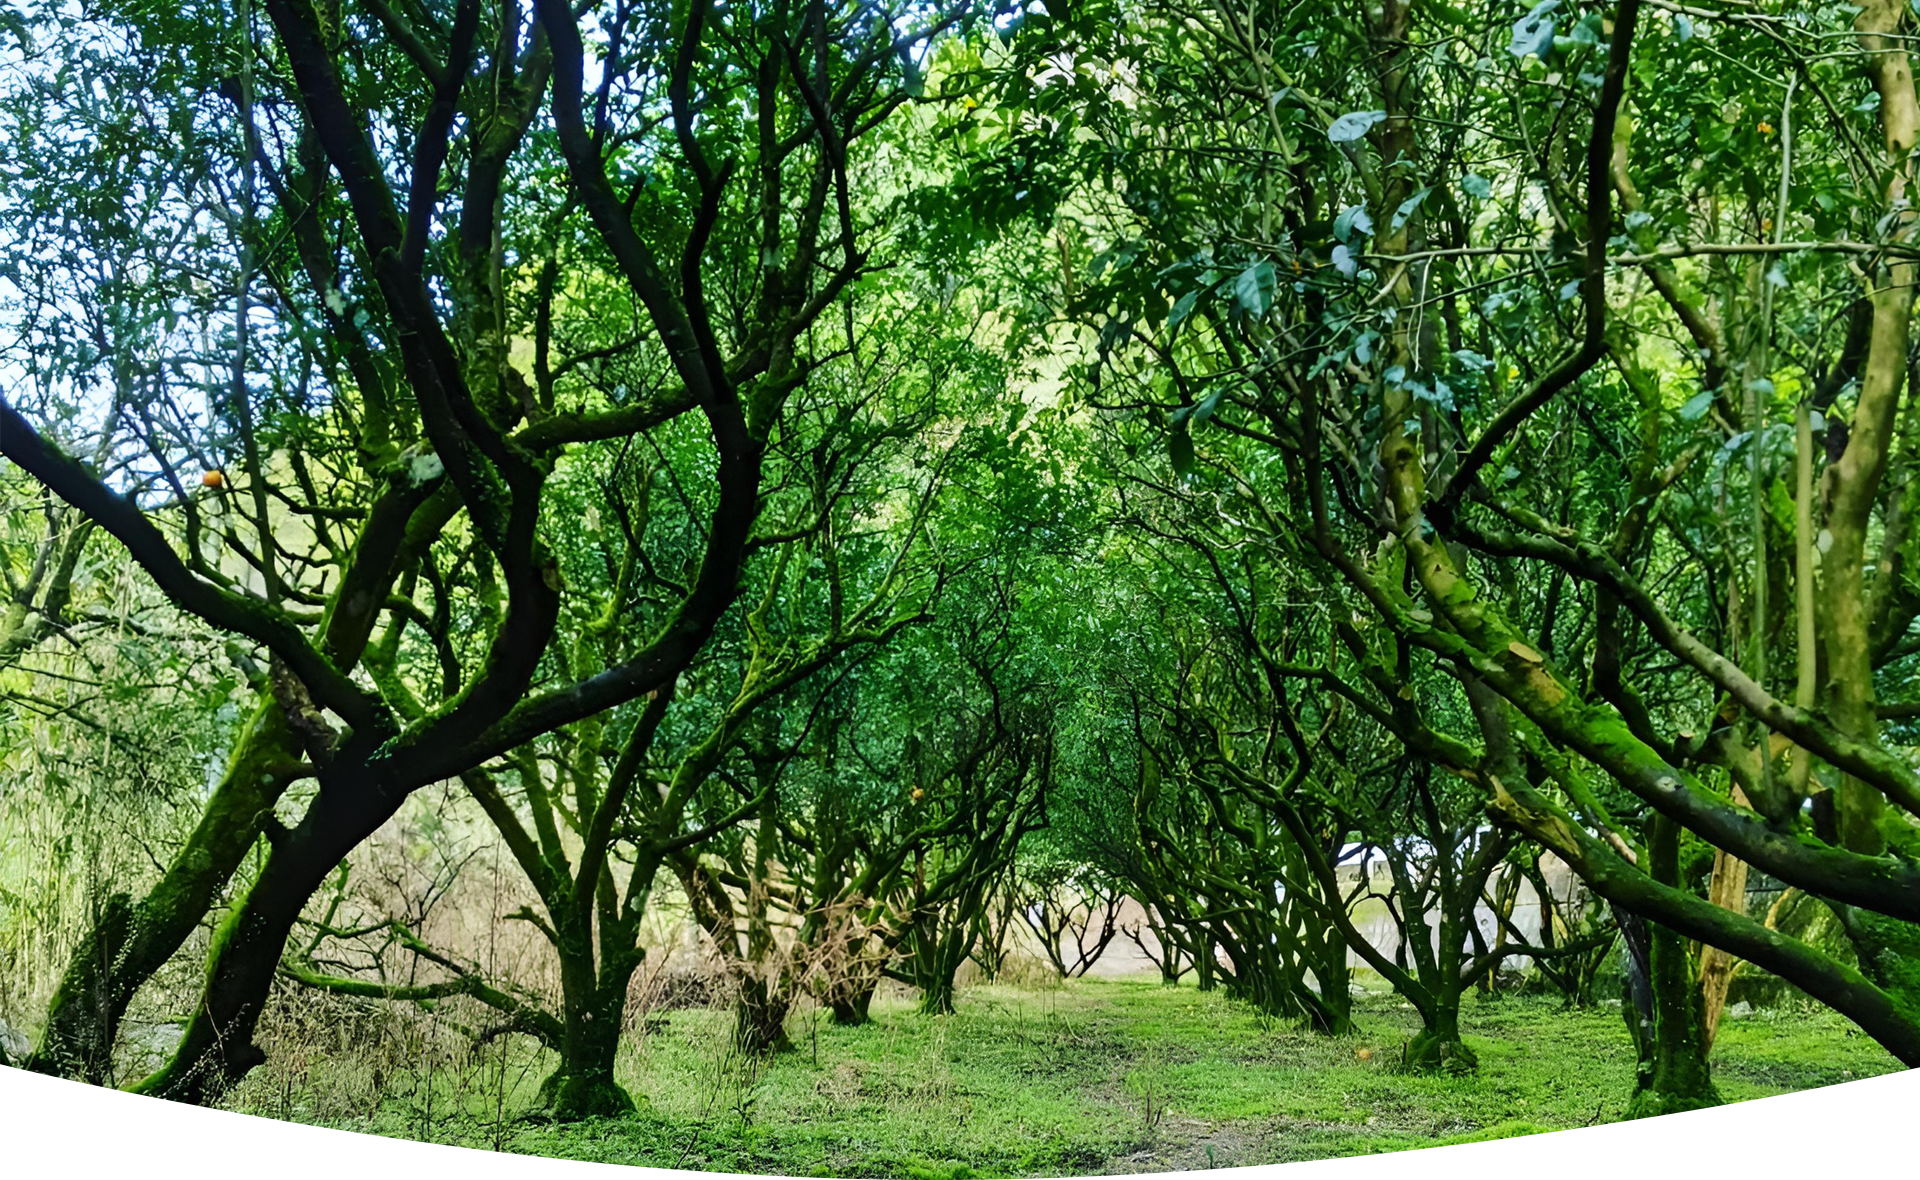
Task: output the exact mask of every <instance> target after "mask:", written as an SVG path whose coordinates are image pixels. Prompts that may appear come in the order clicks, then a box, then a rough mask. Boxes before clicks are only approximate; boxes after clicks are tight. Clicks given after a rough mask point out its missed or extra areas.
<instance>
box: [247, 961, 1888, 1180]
mask: <svg viewBox="0 0 1920 1180" xmlns="http://www.w3.org/2000/svg"><path fill="white" fill-rule="evenodd" d="M650 1023H651V1024H652V1030H651V1031H650V1032H649V1033H648V1034H647V1035H645V1036H644V1037H640V1038H636V1043H635V1044H634V1045H633V1046H632V1047H631V1049H630V1050H629V1051H628V1052H627V1053H626V1054H625V1056H624V1059H623V1061H622V1073H623V1078H622V1080H623V1083H624V1084H625V1085H626V1086H627V1087H628V1089H629V1090H630V1091H631V1092H632V1093H633V1094H634V1095H635V1097H636V1098H641V1097H642V1096H644V1100H645V1101H644V1104H643V1109H642V1112H641V1113H640V1114H638V1115H636V1116H635V1117H632V1118H628V1119H621V1120H612V1121H604V1122H599V1123H594V1124H589V1125H583V1126H570V1127H554V1126H541V1125H537V1124H532V1123H529V1122H527V1121H525V1120H520V1119H516V1118H515V1117H514V1115H515V1113H516V1110H517V1109H519V1108H522V1107H524V1106H525V1105H526V1103H527V1102H528V1101H529V1099H530V1097H531V1094H532V1090H533V1088H534V1087H535V1086H537V1084H538V1081H539V1078H540V1076H541V1075H542V1074H543V1072H544V1070H545V1068H547V1067H548V1063H547V1062H541V1061H533V1060H527V1061H524V1062H521V1063H519V1064H511V1063H509V1062H508V1061H507V1059H506V1058H504V1057H502V1058H501V1059H500V1063H499V1065H500V1067H499V1069H498V1070H496V1071H495V1074H496V1075H497V1077H496V1080H495V1082H494V1084H493V1085H492V1086H491V1087H489V1086H487V1085H480V1086H477V1087H472V1086H470V1087H467V1088H465V1089H461V1088H459V1087H458V1086H456V1085H455V1084H454V1083H453V1082H452V1080H451V1075H446V1076H445V1077H443V1078H442V1079H440V1080H439V1081H433V1080H431V1079H423V1078H420V1077H416V1076H405V1075H404V1073H403V1072H401V1071H396V1072H392V1073H387V1074H385V1075H376V1076H375V1085H374V1091H375V1094H374V1097H373V1099H372V1103H371V1105H370V1106H369V1107H367V1108H365V1109H364V1111H363V1112H362V1113H359V1114H353V1115H344V1116H343V1114H342V1113H341V1110H340V1108H339V1106H338V1104H337V1103H325V1102H319V1101H309V1100H307V1099H306V1098H303V1096H302V1094H301V1092H300V1091H299V1090H298V1088H297V1087H296V1085H295V1083H294V1082H293V1080H292V1079H291V1077H290V1076H282V1075H276V1073H275V1072H274V1071H273V1070H272V1069H267V1070H262V1071H260V1072H259V1074H258V1075H257V1078H256V1080H255V1081H254V1082H253V1083H251V1084H250V1085H249V1087H247V1089H246V1090H244V1091H243V1092H242V1095H241V1096H240V1097H241V1101H240V1102H239V1103H237V1105H239V1106H241V1108H242V1109H253V1110H255V1111H257V1112H258V1113H264V1114H274V1115H279V1116H282V1117H287V1116H291V1117H294V1118H299V1119H303V1120H304V1121H313V1122H323V1123H327V1124H329V1125H333V1126H341V1127H347V1128H350V1129H354V1130H365V1131H375V1132H380V1133H383V1134H392V1135H403V1136H409V1137H427V1138H432V1139H435V1140H437V1141H440V1142H452V1143H461V1144H465V1145H468V1146H474V1147H498V1148H504V1149H506V1150H509V1151H517V1152H529V1153H535V1154H540V1155H550V1156H562V1157H570V1158H577V1159H592V1160H602V1161H608V1162H614V1163H628V1164H648V1165H654V1166H669V1167H672V1166H678V1167H687V1168H702V1169H710V1170H716V1171H728V1172H756V1173H775V1174H782V1175H789V1176H868V1177H895V1176H897V1177H911V1178H914V1180H934V1178H941V1180H945V1178H952V1180H960V1178H963V1177H968V1176H978V1177H988V1176H1027V1175H1064V1174H1073V1173H1099V1172H1132V1171H1160V1170H1166V1169H1173V1168H1194V1167H1208V1166H1221V1167H1226V1166H1231V1165H1239V1164H1258V1163H1272V1162H1281V1161H1287V1160H1299V1159H1313V1158H1320V1157H1326V1156H1336V1155H1352V1154H1359V1153H1364V1152H1375V1151H1392V1150H1398V1149H1404V1148H1413V1147H1426V1146H1432V1145H1434V1144H1438V1143H1447V1142H1460V1141H1463V1140H1469V1139H1478V1138H1489V1137H1494V1136H1499V1135H1510V1134H1524V1133H1527V1132H1530V1131H1538V1130H1554V1129H1559V1128H1563V1127H1578V1126H1584V1125H1587V1124H1591V1123H1595V1122H1605V1121H1611V1120H1613V1119H1617V1118H1618V1117H1619V1116H1620V1114H1621V1111H1622V1108H1623V1107H1624V1105H1625V1102H1626V1098H1627V1096H1628V1092H1629V1087H1630V1084H1631V1078H1632V1070H1633V1062H1632V1056H1631V1050H1630V1048H1629V1045H1628V1041H1627V1033H1626V1030H1625V1028H1624V1027H1623V1025H1622V1024H1621V1020H1620V1015H1619V1012H1618V1010H1617V1009H1613V1008H1601V1009H1598V1010H1594V1011H1584V1012H1578V1011H1566V1010H1563V1009H1561V1008H1560V1006H1559V1005H1558V1003H1557V1002H1555V1001H1550V1000H1545V999H1528V998H1504V999H1499V1000H1496V1001H1493V1002H1490V1003H1486V1004H1477V1003H1472V1002H1471V1001H1470V1007H1469V1010H1468V1011H1467V1012H1466V1013H1465V1019H1464V1023H1465V1024H1466V1026H1467V1029H1468V1034H1467V1035H1468V1039H1469V1041H1470V1042H1471V1043H1472V1045H1473V1047H1474V1048H1475V1049H1476V1050H1477V1051H1478V1053H1479V1055H1480V1062H1481V1068H1480V1072H1479V1073H1478V1075H1477V1076H1473V1077H1469V1078H1464V1079H1454V1078H1442V1077H1419V1076H1409V1075H1406V1074H1402V1073H1400V1072H1398V1071H1396V1069H1395V1068H1394V1063H1395V1062H1396V1061H1397V1059H1398V1057H1399V1052H1400V1047H1401V1045H1402V1044H1403V1043H1404V1040H1405V1038H1406V1037H1407V1036H1408V1035H1409V1034H1410V1033H1411V1032H1412V1030H1413V1029H1414V1028H1415V1027H1416V1020H1415V1017H1414V1014H1413V1013H1412V1012H1411V1011H1410V1010H1408V1009H1406V1007H1405V1006H1404V1005H1402V1004H1401V1003H1399V1002H1398V1001H1397V1000H1396V999H1395V998H1394V997H1392V996H1375V997H1370V998H1368V999H1367V1000H1365V1001H1363V1002H1362V1003H1361V1011H1360V1024H1361V1028H1362V1031H1361V1033H1360V1034H1359V1035H1357V1036H1353V1037H1348V1038H1340V1039H1329V1038H1325V1037H1319V1036H1315V1035H1313V1034H1310V1033H1306V1032H1302V1031H1299V1030H1296V1029H1293V1028H1290V1027H1288V1026H1286V1025H1281V1024H1275V1023H1273V1022H1271V1021H1264V1020H1262V1019H1260V1018H1258V1017H1257V1015H1256V1014H1255V1013H1253V1012H1252V1011H1251V1010H1249V1009H1248V1008H1246V1007H1245V1006H1244V1005H1240V1004H1235V1003H1233V1002H1230V1001H1228V1000H1226V999H1225V998H1224V997H1222V996H1220V995H1218V994H1201V993H1200V992H1197V991H1195V990H1194V989H1192V988H1191V987H1183V988H1178V989H1168V988H1163V987H1160V986H1158V985H1157V984H1156V983H1154V982H1152V981H1150V980H1140V981H1134V980H1082V981H1076V982H1074V983H1071V984H1068V985H1064V986H1057V987H1048V988H1044V989H1019V988H1012V987H979V988H974V989H971V990H968V991H965V992H963V993H962V997H961V1006H960V1011H959V1012H958V1014H956V1015H954V1016H951V1017H946V1018H939V1019H929V1018H925V1017H922V1016H920V1015H918V1014H917V1013H915V1012H914V1011H913V1009H912V1008H911V1006H910V1005H908V1004H906V1003H904V1002H881V1003H878V1004H876V1007H875V1021H874V1023H873V1024H872V1025H870V1026H868V1027H865V1028H858V1029H842V1028H836V1027H834V1026H833V1025H831V1024H829V1023H828V1022H827V1021H826V1020H825V1019H824V1018H823V1017H822V1018H816V1016H815V1014H814V1013H812V1012H803V1013H800V1014H798V1015H796V1016H795V1017H794V1018H793V1021H792V1023H791V1025H790V1030H791V1032H792V1033H793V1034H794V1040H795V1043H796V1045H797V1046H798V1050H797V1051H796V1052H794V1053H791V1054H786V1055H782V1056H780V1057H777V1058H775V1059H774V1060H772V1061H770V1062H767V1063H765V1064H764V1065H759V1066H755V1065H753V1064H751V1063H745V1062H742V1061H740V1060H738V1059H737V1058H734V1057H733V1056H732V1055H731V1054H730V1053H729V1052H727V1050H726V1045H727V1042H728V1037H727V1036H726V1028H727V1016H726V1014H725V1013H720V1012H709V1011H701V1010H695V1011H681V1012H675V1013H671V1014H669V1015H667V1016H665V1017H656V1018H655V1019H654V1020H653V1021H652V1022H650ZM1714 1063H1715V1076H1716V1079H1717V1081H1718V1083H1719V1086H1720V1089H1721V1092H1722V1093H1723V1094H1724V1095H1725V1097H1726V1098H1727V1099H1728V1100H1729V1101H1738V1100H1742V1099H1748V1098H1757V1097H1761V1096H1764V1095H1769V1094H1778V1093H1783V1092H1786V1091H1791V1090H1801V1089H1807V1088H1810V1087H1814V1086H1823V1085H1829V1084H1831V1083H1835V1082H1841V1081H1846V1080H1848V1079H1849V1078H1854V1077H1866V1076H1869V1075H1872V1074H1878V1073H1886V1072H1890V1071H1892V1070H1894V1069H1897V1068H1898V1065H1897V1063H1896V1062H1895V1061H1894V1060H1893V1059H1892V1058H1891V1057H1889V1056H1888V1055H1887V1054H1886V1053H1885V1052H1884V1051H1883V1050H1881V1049H1880V1048H1879V1047H1878V1046H1877V1045H1875V1044H1874V1043H1873V1042H1871V1041H1870V1040H1868V1039H1867V1038H1865V1037H1863V1036H1861V1035H1859V1034H1858V1033H1857V1032H1855V1031H1854V1030H1853V1029H1852V1027H1851V1026H1850V1025H1848V1024H1847V1023H1846V1022H1844V1021H1842V1020H1840V1019H1839V1018H1837V1017H1834V1016H1832V1015H1831V1014H1828V1013H1823V1012H1809V1011H1806V1010H1791V1011H1782V1012H1778V1013H1769V1012H1765V1011H1762V1012H1759V1013H1756V1014H1754V1015H1753V1016H1750V1017H1748V1018H1746V1019H1742V1020H1735V1021H1729V1022H1727V1023H1725V1024H1724V1025H1723V1026H1722V1033H1721V1038H1720V1044H1719V1045H1718V1046H1717V1048H1716V1050H1715V1059H1714ZM342 1064H343V1065H344V1063H342ZM476 1068H478V1069H479V1072H480V1075H481V1077H482V1079H483V1080H484V1078H485V1077H486V1076H487V1075H486V1066H485V1063H484V1062H482V1063H481V1065H480V1066H478V1067H476ZM314 1077H315V1074H314V1073H313V1072H312V1071H311V1069H309V1070H307V1071H303V1073H302V1074H301V1078H302V1081H301V1083H300V1085H305V1086H317V1085H318V1083H317V1082H315V1081H314V1080H313V1079H314ZM276 1079H277V1080H276ZM334 1079H335V1080H334V1084H336V1085H338V1084H339V1075H338V1073H337V1072H336V1074H335V1075H334ZM430 1100H431V1101H430ZM432 1101H437V1102H438V1104H439V1109H438V1110H437V1111H436V1110H434V1109H433V1106H432Z"/></svg>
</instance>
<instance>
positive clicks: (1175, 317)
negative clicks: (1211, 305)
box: [1167, 290, 1200, 332]
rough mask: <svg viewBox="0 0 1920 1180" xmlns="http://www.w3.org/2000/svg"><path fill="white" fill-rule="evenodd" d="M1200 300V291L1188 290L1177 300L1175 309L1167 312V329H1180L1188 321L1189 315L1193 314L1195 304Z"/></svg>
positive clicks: (1171, 330) (1170, 330) (1175, 330)
mask: <svg viewBox="0 0 1920 1180" xmlns="http://www.w3.org/2000/svg"><path fill="white" fill-rule="evenodd" d="M1199 301H1200V292H1199V291H1198V290H1193V291H1188V292H1187V293H1186V294H1185V295H1182V296H1181V297H1180V298H1179V299H1177V300H1175V301H1174V304H1173V310H1172V311H1170V312H1168V313H1167V331H1169V332H1177V331H1179V329H1180V325H1181V324H1184V323H1186V322H1187V317H1188V316H1190V315H1192V314H1193V305H1194V304H1196V303H1198V302H1199Z"/></svg>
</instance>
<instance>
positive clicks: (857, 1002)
mask: <svg viewBox="0 0 1920 1180" xmlns="http://www.w3.org/2000/svg"><path fill="white" fill-rule="evenodd" d="M873 992H874V985H873V984H867V985H865V986H864V987H857V988H847V989H844V990H841V991H839V992H836V993H835V994H833V995H831V996H830V997H828V999H827V1004H828V1006H829V1007H830V1008H832V1010H833V1022H834V1023H835V1024H838V1025H842V1026H844V1027H847V1028H852V1027H854V1026H856V1025H862V1024H866V1023H867V1022H868V1021H870V1020H872V1019H873V1017H872V1016H870V1015H868V1009H869V1008H871V1007H872V1006H873Z"/></svg>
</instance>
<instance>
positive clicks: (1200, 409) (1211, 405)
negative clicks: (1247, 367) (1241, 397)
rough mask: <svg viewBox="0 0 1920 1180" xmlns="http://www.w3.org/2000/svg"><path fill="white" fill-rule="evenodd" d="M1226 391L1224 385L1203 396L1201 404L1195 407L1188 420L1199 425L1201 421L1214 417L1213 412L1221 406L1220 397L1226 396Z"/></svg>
mask: <svg viewBox="0 0 1920 1180" xmlns="http://www.w3.org/2000/svg"><path fill="white" fill-rule="evenodd" d="M1226 392H1227V391H1226V388H1225V387H1224V386H1223V387H1221V388H1219V389H1216V390H1214V391H1213V392H1212V393H1210V394H1208V395H1207V396H1205V397H1203V398H1201V399H1200V404H1199V405H1196V406H1195V407H1193V413H1192V414H1190V415H1188V417H1187V421H1189V422H1191V423H1193V424H1194V425H1195V426H1198V425H1199V424H1200V423H1202V422H1205V421H1206V420H1207V419H1209V418H1211V417H1213V412H1214V411H1215V410H1217V409H1219V408H1220V399H1221V398H1222V397H1224V396H1226Z"/></svg>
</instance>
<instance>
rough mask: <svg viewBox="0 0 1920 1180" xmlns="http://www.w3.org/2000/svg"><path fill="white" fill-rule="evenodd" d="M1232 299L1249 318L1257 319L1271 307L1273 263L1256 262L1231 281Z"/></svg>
mask: <svg viewBox="0 0 1920 1180" xmlns="http://www.w3.org/2000/svg"><path fill="white" fill-rule="evenodd" d="M1233 297H1234V299H1235V300H1236V301H1237V302H1238V303H1239V304H1240V306H1241V308H1242V309H1243V310H1244V311H1245V312H1246V313H1247V314H1248V315H1250V316H1253V317H1255V318H1258V317H1260V316H1263V315H1266V314H1267V309H1268V308H1269V307H1272V306H1273V263H1271V262H1256V263H1254V264H1253V265H1252V266H1249V267H1248V268H1247V269H1245V270H1243V271H1241V272H1240V275H1239V277H1238V278H1236V279H1234V280H1233Z"/></svg>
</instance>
